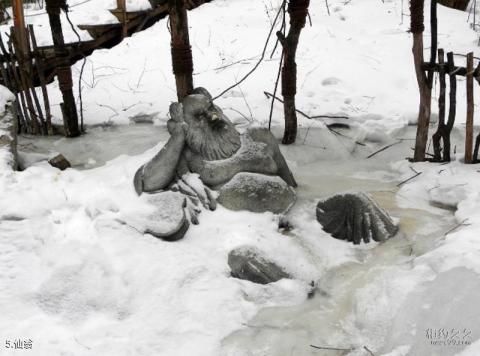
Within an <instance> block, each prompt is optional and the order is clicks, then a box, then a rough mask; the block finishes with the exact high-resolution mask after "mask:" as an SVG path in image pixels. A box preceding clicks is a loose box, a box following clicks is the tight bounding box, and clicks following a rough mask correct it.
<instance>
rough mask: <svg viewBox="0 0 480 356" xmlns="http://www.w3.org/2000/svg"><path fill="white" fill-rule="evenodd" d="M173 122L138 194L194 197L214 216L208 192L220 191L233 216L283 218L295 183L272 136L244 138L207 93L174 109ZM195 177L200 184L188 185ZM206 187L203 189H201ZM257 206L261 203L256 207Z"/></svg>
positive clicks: (256, 131) (138, 180)
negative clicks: (274, 215) (237, 212)
mask: <svg viewBox="0 0 480 356" xmlns="http://www.w3.org/2000/svg"><path fill="white" fill-rule="evenodd" d="M170 116H171V119H170V120H169V121H168V123H167V128H168V131H169V133H170V135H171V137H170V139H169V140H168V142H167V143H166V144H165V146H164V147H163V148H162V149H161V150H160V152H159V153H158V154H157V155H156V156H155V157H153V158H152V159H151V160H150V161H149V162H147V163H146V164H144V165H143V166H142V167H140V168H139V169H138V171H137V173H136V174H135V178H134V185H135V190H136V192H137V193H138V194H141V193H142V192H146V193H155V192H158V191H162V190H169V189H172V190H177V191H180V192H182V193H184V194H185V195H187V196H195V197H196V199H198V200H199V201H200V202H201V203H202V204H203V205H204V206H206V207H208V208H210V209H212V210H213V209H214V208H215V202H214V199H213V195H214V194H213V193H212V192H211V191H210V189H212V190H218V191H219V201H221V204H222V205H224V206H225V207H227V208H230V209H232V210H242V209H247V210H254V209H252V207H253V206H256V207H257V209H256V210H255V211H266V210H269V211H273V212H275V213H279V212H282V211H284V210H286V209H287V208H288V207H289V206H291V205H292V203H293V202H294V198H295V194H294V191H293V189H292V187H296V186H297V183H296V182H295V179H294V177H293V175H292V173H291V172H290V169H289V168H288V166H287V163H286V161H285V159H284V157H283V155H282V153H281V152H280V149H279V147H278V144H277V141H276V139H275V138H274V137H273V135H272V134H271V133H270V132H269V131H268V130H266V129H262V128H249V129H247V130H246V132H245V133H243V134H240V133H239V132H238V131H237V130H236V128H235V126H234V125H233V124H232V122H231V121H230V120H229V119H228V118H227V117H226V116H225V115H224V114H223V112H222V110H221V109H220V108H219V107H218V106H216V105H215V104H214V103H213V101H212V97H211V95H210V94H209V93H208V91H207V90H205V89H203V88H197V89H195V90H194V92H193V93H192V94H191V95H189V96H187V97H185V98H184V99H183V101H182V102H181V103H173V104H172V105H171V106H170ZM192 174H193V175H192ZM192 176H193V177H192ZM195 176H198V178H199V181H197V182H193V183H192V182H188V180H192V179H195V178H194V177H195ZM229 182H232V184H227V183H229ZM242 182H245V183H248V185H249V188H248V191H249V193H251V194H250V196H251V197H252V199H250V200H248V199H246V197H245V196H244V195H243V192H244V190H242V189H243V188H244V187H242ZM202 183H203V184H204V185H205V186H206V187H205V189H202V188H200V186H201V185H202ZM254 200H255V201H257V200H258V201H263V203H262V204H259V205H258V206H257V205H255V201H254ZM258 207H260V210H259V209H258ZM191 215H192V214H191ZM193 215H195V214H193ZM195 219H196V218H195V216H193V221H192V222H193V223H195Z"/></svg>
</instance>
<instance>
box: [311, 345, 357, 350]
mask: <svg viewBox="0 0 480 356" xmlns="http://www.w3.org/2000/svg"><path fill="white" fill-rule="evenodd" d="M310 347H313V348H314V349H319V350H331V351H353V350H355V349H343V348H340V347H328V346H315V345H310Z"/></svg>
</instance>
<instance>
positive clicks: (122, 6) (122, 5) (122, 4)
mask: <svg viewBox="0 0 480 356" xmlns="http://www.w3.org/2000/svg"><path fill="white" fill-rule="evenodd" d="M117 9H118V10H121V11H122V37H127V30H128V28H127V4H126V1H125V0H117Z"/></svg>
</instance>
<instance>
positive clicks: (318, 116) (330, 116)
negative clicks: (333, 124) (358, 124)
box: [311, 115, 350, 120]
mask: <svg viewBox="0 0 480 356" xmlns="http://www.w3.org/2000/svg"><path fill="white" fill-rule="evenodd" d="M311 118H312V119H322V118H326V119H346V120H348V119H350V118H349V117H348V116H342V115H339V116H336V115H315V116H311Z"/></svg>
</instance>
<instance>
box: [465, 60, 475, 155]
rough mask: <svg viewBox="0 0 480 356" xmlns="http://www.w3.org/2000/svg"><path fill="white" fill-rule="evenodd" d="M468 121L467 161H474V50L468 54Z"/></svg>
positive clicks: (466, 131) (466, 128)
mask: <svg viewBox="0 0 480 356" xmlns="http://www.w3.org/2000/svg"><path fill="white" fill-rule="evenodd" d="M466 82H467V121H466V125H465V163H472V162H473V157H472V149H473V110H474V109H473V105H474V100H473V52H470V53H468V54H467V81H466Z"/></svg>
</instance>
